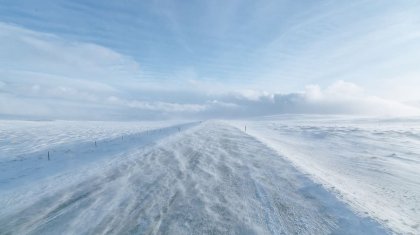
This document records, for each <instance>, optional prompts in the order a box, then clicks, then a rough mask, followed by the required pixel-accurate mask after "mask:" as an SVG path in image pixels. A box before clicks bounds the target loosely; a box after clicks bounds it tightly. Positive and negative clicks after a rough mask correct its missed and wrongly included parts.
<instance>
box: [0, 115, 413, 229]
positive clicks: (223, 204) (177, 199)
mask: <svg viewBox="0 0 420 235" xmlns="http://www.w3.org/2000/svg"><path fill="white" fill-rule="evenodd" d="M245 125H246V127H247V130H246V132H245V130H244V126H245ZM419 127H420V122H419V121H418V120H416V119H413V120H374V119H348V118H328V119H327V118H325V117H310V118H309V117H290V116H283V117H269V118H264V119H259V120H246V121H205V122H68V121H43V122H29V121H0V234H149V233H152V234H389V233H401V234H419V229H420V228H419V219H418V218H419V217H420V207H419V201H420V199H419V197H420V192H419V190H420V187H419V186H420V173H419V172H420V168H419V162H420V157H419V156H420V155H419V153H420V151H419V150H420V145H419V143H420V128H419ZM95 141H96V144H95ZM48 152H49V155H50V159H48Z"/></svg>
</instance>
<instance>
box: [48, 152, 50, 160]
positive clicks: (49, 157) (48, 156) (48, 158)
mask: <svg viewBox="0 0 420 235" xmlns="http://www.w3.org/2000/svg"><path fill="white" fill-rule="evenodd" d="M47 156H48V161H49V160H50V151H48V155H47Z"/></svg>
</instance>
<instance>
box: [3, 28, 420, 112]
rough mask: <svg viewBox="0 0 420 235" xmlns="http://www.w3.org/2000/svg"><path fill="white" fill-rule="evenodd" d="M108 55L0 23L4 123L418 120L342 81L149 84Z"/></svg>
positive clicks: (185, 78) (131, 64)
mask: <svg viewBox="0 0 420 235" xmlns="http://www.w3.org/2000/svg"><path fill="white" fill-rule="evenodd" d="M144 77H145V76H144V75H143V74H142V69H141V65H140V64H138V63H137V62H136V61H135V60H134V59H132V58H130V57H128V56H125V55H123V54H121V53H118V52H116V51H113V50H111V49H108V48H105V47H102V46H99V45H95V44H90V43H83V42H74V41H69V40H65V39H63V38H60V37H57V36H55V35H51V34H45V33H39V32H35V31H31V30H27V29H24V28H21V27H18V26H14V25H10V24H5V23H0V115H1V117H18V118H31V119H33V118H42V119H43V118H48V119H96V120H98V119H100V120H133V119H157V118H161V119H167V118H200V119H205V118H241V117H252V116H259V115H274V114H350V115H388V116H405V115H420V109H419V108H417V107H414V106H410V105H408V104H403V103H400V102H396V101H392V100H386V99H382V98H379V97H376V96H370V95H368V94H366V92H365V91H364V90H363V89H362V88H361V87H359V86H357V85H355V84H352V83H348V82H344V81H340V80H339V79H337V82H335V83H333V84H332V85H330V86H328V87H326V88H321V87H320V86H318V85H309V86H307V87H306V88H305V89H304V90H303V91H300V92H294V93H289V94H282V93H275V92H274V93H273V92H270V93H269V92H264V91H259V90H251V89H248V90H244V89H239V88H236V87H235V86H234V84H233V85H230V86H226V85H225V84H222V83H209V82H208V81H206V82H203V81H200V79H199V78H197V77H195V76H193V75H191V73H189V72H187V73H178V74H176V73H174V77H173V79H172V80H167V79H159V78H156V79H155V80H153V79H150V78H148V79H145V78H144Z"/></svg>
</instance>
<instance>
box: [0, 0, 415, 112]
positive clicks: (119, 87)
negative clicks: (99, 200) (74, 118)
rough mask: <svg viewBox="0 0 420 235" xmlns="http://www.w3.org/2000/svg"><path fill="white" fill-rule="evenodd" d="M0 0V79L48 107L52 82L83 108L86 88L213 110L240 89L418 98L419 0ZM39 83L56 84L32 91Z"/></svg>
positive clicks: (252, 94) (269, 94)
mask: <svg viewBox="0 0 420 235" xmlns="http://www.w3.org/2000/svg"><path fill="white" fill-rule="evenodd" d="M0 3H1V4H0V26H1V28H0V29H1V31H0V32H2V34H1V36H2V37H1V38H0V43H1V46H0V52H1V54H0V62H2V63H1V65H0V73H1V74H0V75H2V77H0V82H2V83H0V89H3V95H7V96H8V97H9V99H11V98H10V97H12V98H13V100H15V101H16V102H23V103H28V102H35V103H36V102H38V104H40V105H41V106H43V107H44V106H45V105H46V104H48V103H49V102H50V103H53V101H51V99H53V98H54V99H56V98H57V94H58V93H60V92H56V91H54V90H57V89H59V90H60V89H61V90H63V89H64V90H66V91H69V90H70V91H72V92H73V93H71V92H70V94H68V95H69V96H67V97H61V98H62V99H63V100H65V101H66V102H75V103H74V106H76V107H77V102H80V101H81V100H80V99H79V98H78V99H75V98H74V96H75V94H78V95H79V96H81V97H83V95H80V94H82V93H83V94H86V96H87V97H90V100H89V98H87V99H88V100H89V101H90V102H92V105H93V106H95V107H98V100H104V99H106V100H111V101H113V102H114V101H115V100H116V99H117V100H118V102H121V103H124V104H127V103H129V104H131V106H136V107H137V106H140V109H142V108H144V104H145V102H149V103H147V104H148V105H146V106H147V107H149V108H150V106H156V102H160V104H162V103H163V104H165V105H175V106H176V107H178V108H180V106H177V105H187V106H186V107H189V108H191V110H193V111H194V112H203V110H207V111H206V112H207V113H209V112H213V113H217V112H215V111H214V110H213V108H210V109H209V107H208V106H209V104H212V105H214V104H215V103H218V104H219V105H220V104H223V105H228V106H226V107H231V106H232V105H234V106H235V105H236V106H240V107H242V105H244V104H243V103H242V100H241V98H238V97H242V98H244V99H245V100H252V101H253V102H254V101H255V100H271V101H270V102H273V100H275V99H273V97H280V96H281V97H283V98H284V97H288V98H290V96H288V95H292V96H293V95H300V96H304V97H306V98H307V97H312V98H314V97H317V99H320V98H322V99H325V100H329V99H332V100H334V99H336V97H334V98H330V96H336V95H340V99H341V100H345V101H346V102H347V101H348V100H349V97H358V98H359V99H361V100H362V98H361V97H362V96H363V97H364V98H363V99H367V100H371V101H372V100H381V102H382V101H383V102H385V101H384V100H387V101H386V102H388V101H389V102H391V103H392V102H394V103H393V105H391V106H392V107H394V106H395V102H399V103H403V105H411V104H417V102H418V100H420V92H418V90H419V89H420V66H418V61H420V2H419V1H388V0H384V1H374V0H370V1H363V0H358V1H309V0H308V1H305V0H302V1H269V0H267V1H170V0H165V1H161V0H154V1H130V0H125V1H91V0H78V1H64V0H43V1H34V0H28V1H16V0H15V1H10V0H8V1H5V0H0ZM46 78H48V79H46ZM2 80H3V81H2ZM46 80H48V82H47V81H46ZM86 83H88V84H90V85H89V86H87V85H86ZM80 84H82V85H80ZM25 87H26V88H25ZM28 87H29V88H28ZM33 87H35V88H36V87H39V88H38V90H39V89H43V88H45V89H46V91H49V92H52V95H45V94H49V92H44V93H43V94H44V95H43V97H42V98H40V97H39V94H35V93H34V94H32V93H31V94H32V95H31V94H29V96H30V97H27V96H28V93H27V92H25V89H31V90H32V88H33ZM86 87H90V88H86ZM100 87H102V88H103V89H99V88H100ZM355 87H357V89H355ZM92 89H93V90H92ZM35 90H37V89H35ZM0 91H1V90H0ZM349 92H351V94H350V93H349ZM353 92H355V93H353ZM39 93H42V92H39ZM87 94H90V95H87ZM342 94H344V95H342ZM71 96H72V97H73V98H72V97H71ZM25 97H26V98H27V99H29V100H30V101H22V99H23V98H25ZM93 97H96V98H93ZM366 97H367V98H366ZM306 98H305V99H306ZM4 100H5V99H4ZM45 100H48V102H47V101H45ZM238 100H240V101H238ZM325 100H324V101H322V102H325ZM318 101H319V100H318ZM133 102H134V103H136V102H137V103H136V104H138V102H140V103H141V104H142V105H133ZM150 102H152V103H150ZM153 102H154V103H153ZM351 102H353V103H357V102H359V100H358V101H355V100H351ZM369 102H370V101H369ZM369 102H366V103H369ZM372 102H373V101H372ZM83 103H86V102H83ZM327 103H328V102H327ZM373 103H375V102H373ZM51 105H52V104H48V105H46V107H44V108H45V109H47V110H48V109H51ZM100 105H105V106H107V105H109V104H108V103H107V104H103V103H100ZM114 105H115V102H114ZM229 105H231V106H229ZM328 105H330V104H329V103H328ZM328 105H327V106H328ZM57 106H60V105H58V104H57ZM61 106H62V104H61ZM128 106H130V105H128ZM245 106H246V105H245ZM295 106H298V105H295ZM335 106H339V104H335V105H334V107H335ZM361 106H363V105H361ZM165 107H167V106H165ZM171 107H172V106H171ZM226 107H225V109H224V110H223V111H219V112H220V113H223V112H227V111H226V110H227V109H228V108H226ZM246 107H248V106H246ZM246 107H245V108H244V109H246ZM274 107H276V106H274ZM305 107H306V106H305ZM323 107H324V106H323ZM6 108H7V110H9V111H7V112H3V113H14V111H13V110H12V109H11V108H10V107H3V110H6ZM131 108H133V107H131ZM137 108H138V107H137ZM272 108H273V107H271V106H270V108H269V109H272ZM173 109H176V108H173ZM303 109H304V108H302V110H303ZM330 109H331V110H334V108H332V107H329V106H328V108H327V110H329V111H328V113H330V112H332V113H334V112H333V111H330ZM366 109H369V108H366ZM53 110H57V108H53ZM171 110H172V109H171ZM181 110H182V108H181ZM211 110H212V111H211ZM279 110H283V111H284V107H283V109H282V108H279ZM286 110H288V112H289V111H290V110H289V109H286ZM298 110H301V108H299V109H298ZM311 110H317V108H311ZM322 110H325V107H324V109H322ZM340 110H341V109H340ZM352 110H353V109H352ZM0 111H1V110H0ZM12 111H13V112H12ZM155 111H156V110H155ZM184 111H185V110H184ZM283 111H279V112H283ZM296 112H298V111H296ZM299 112H300V111H299ZM317 112H318V111H317ZM319 112H320V113H323V112H324V111H319ZM351 112H352V111H351ZM351 112H350V111H349V113H351ZM18 113H19V112H18ZM41 113H42V112H41ZM47 113H48V112H47ZM65 113H66V112H65V111H63V115H64V114H65ZM143 113H144V112H143ZM241 113H243V111H241ZM345 113H347V112H345ZM362 113H363V112H362ZM262 114H266V113H265V112H263V113H262Z"/></svg>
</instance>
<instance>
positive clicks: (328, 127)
mask: <svg viewBox="0 0 420 235" xmlns="http://www.w3.org/2000/svg"><path fill="white" fill-rule="evenodd" d="M235 125H236V126H238V127H239V128H244V125H246V126H247V133H248V134H250V135H251V136H254V137H256V138H257V139H258V140H260V141H262V142H264V143H266V144H267V146H269V147H270V148H272V149H275V150H276V151H277V152H278V153H279V154H281V155H282V156H284V157H285V158H286V159H288V160H289V161H290V162H291V163H292V164H293V165H294V166H296V167H297V168H298V169H299V170H300V171H301V172H304V173H307V174H309V177H311V178H313V179H314V180H315V181H316V182H319V183H321V184H323V185H324V187H325V188H327V189H329V191H331V192H333V193H334V194H335V195H337V196H338V197H339V198H341V199H342V200H343V201H345V202H346V203H348V204H350V205H351V206H352V208H353V209H354V210H355V211H357V212H359V213H361V214H366V215H369V216H371V217H373V218H375V219H376V220H377V221H379V222H380V223H381V224H383V225H385V226H387V227H389V228H391V229H393V230H394V231H395V232H398V233H402V234H420V119H419V118H411V119H407V118H406V119H374V118H353V119H350V118H347V117H333V118H332V117H329V118H327V117H322V116H310V117H308V116H277V117H276V116H273V117H266V118H264V119H262V120H261V119H260V120H250V121H242V122H235Z"/></svg>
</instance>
